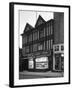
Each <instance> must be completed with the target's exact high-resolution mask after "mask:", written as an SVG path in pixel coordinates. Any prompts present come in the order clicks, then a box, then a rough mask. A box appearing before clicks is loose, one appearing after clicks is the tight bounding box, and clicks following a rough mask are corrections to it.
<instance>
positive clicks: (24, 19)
mask: <svg viewBox="0 0 72 90" xmlns="http://www.w3.org/2000/svg"><path fill="white" fill-rule="evenodd" d="M39 15H41V17H42V18H43V19H44V20H45V21H48V20H50V19H53V12H44V11H43V12H42V11H19V47H20V48H22V36H21V34H22V33H23V32H24V28H25V26H26V23H29V24H30V25H31V26H33V27H35V24H36V21H37V19H38V17H39Z"/></svg>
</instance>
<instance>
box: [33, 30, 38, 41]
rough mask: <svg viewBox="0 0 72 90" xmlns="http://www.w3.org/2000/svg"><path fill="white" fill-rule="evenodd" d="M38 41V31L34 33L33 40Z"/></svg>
mask: <svg viewBox="0 0 72 90" xmlns="http://www.w3.org/2000/svg"><path fill="white" fill-rule="evenodd" d="M37 39H38V33H37V31H36V32H33V40H37Z"/></svg>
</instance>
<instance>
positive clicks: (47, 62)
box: [28, 53, 53, 71]
mask: <svg viewBox="0 0 72 90" xmlns="http://www.w3.org/2000/svg"><path fill="white" fill-rule="evenodd" d="M50 55H51V53H49V54H48V53H43V54H41V55H38V53H37V54H34V55H32V57H29V59H28V70H29V71H48V70H50V69H51V67H52V65H51V64H52V63H53V58H52V56H50Z"/></svg>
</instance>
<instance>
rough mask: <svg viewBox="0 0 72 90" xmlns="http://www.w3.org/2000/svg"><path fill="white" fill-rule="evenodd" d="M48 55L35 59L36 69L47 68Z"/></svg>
mask: <svg viewBox="0 0 72 90" xmlns="http://www.w3.org/2000/svg"><path fill="white" fill-rule="evenodd" d="M47 68H48V57H41V58H37V59H36V69H47Z"/></svg>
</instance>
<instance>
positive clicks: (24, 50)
mask: <svg viewBox="0 0 72 90" xmlns="http://www.w3.org/2000/svg"><path fill="white" fill-rule="evenodd" d="M22 53H23V55H24V54H25V47H24V48H23V51H22Z"/></svg>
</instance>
